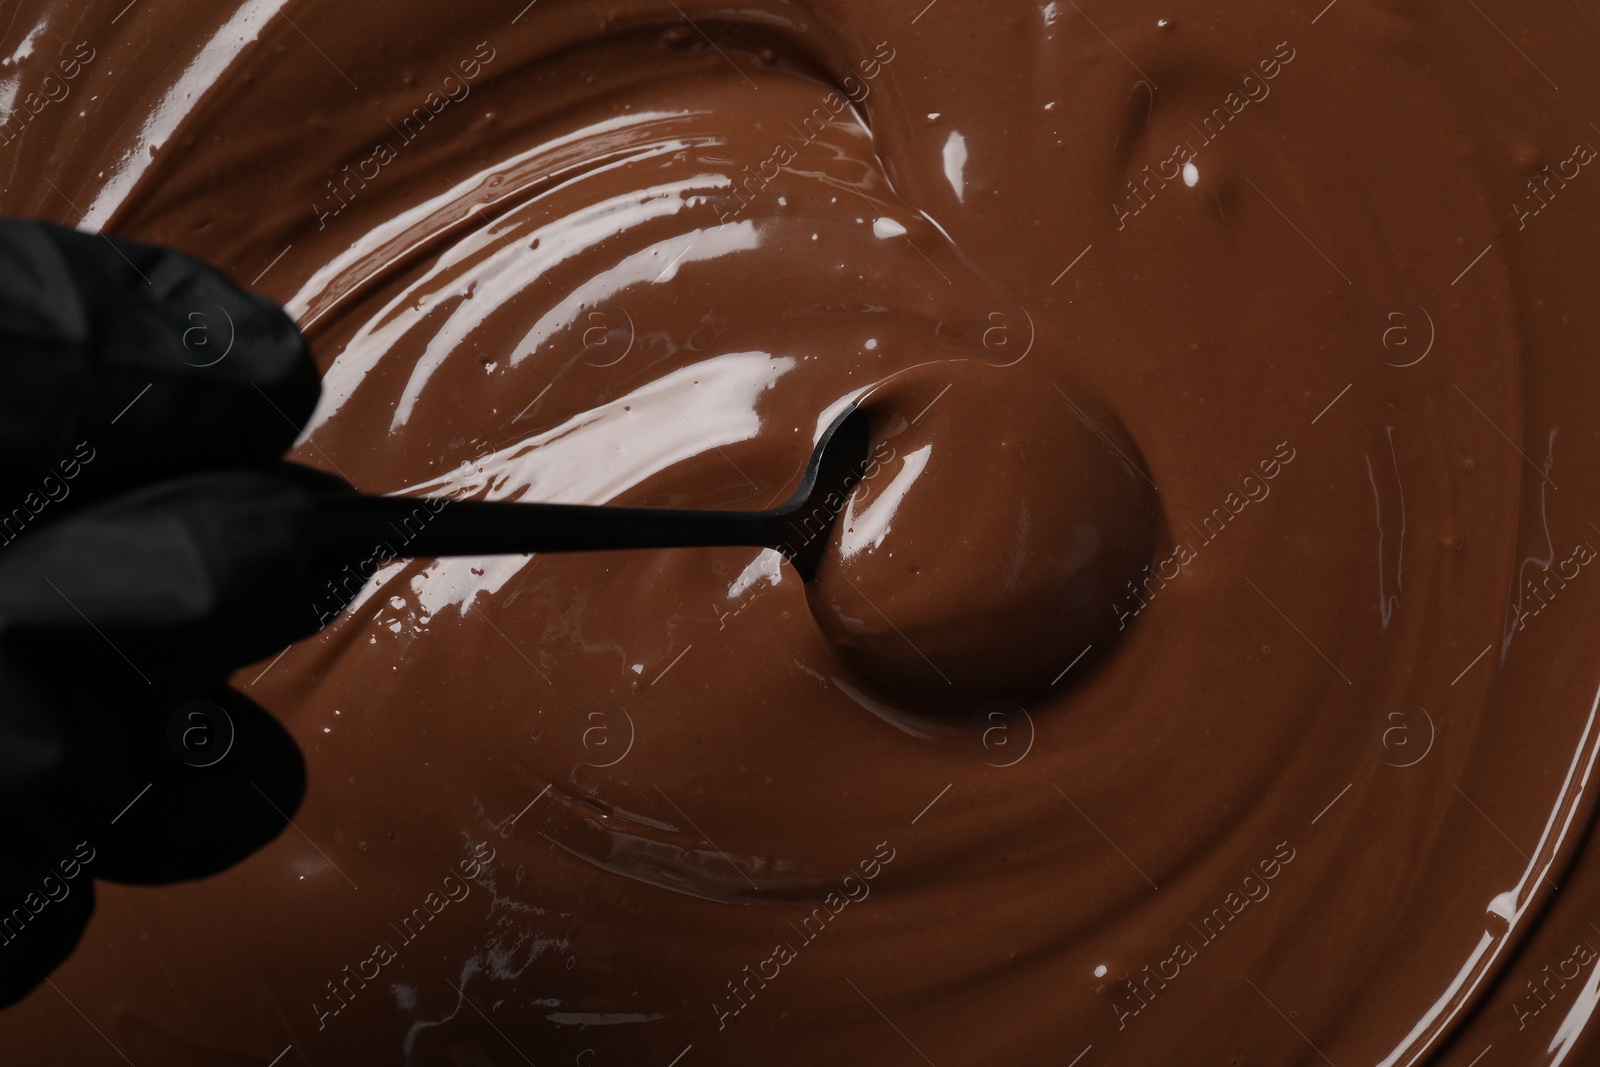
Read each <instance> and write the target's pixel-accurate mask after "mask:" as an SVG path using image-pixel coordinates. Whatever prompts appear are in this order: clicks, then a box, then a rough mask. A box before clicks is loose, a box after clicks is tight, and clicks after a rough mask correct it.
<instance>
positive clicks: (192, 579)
mask: <svg viewBox="0 0 1600 1067" xmlns="http://www.w3.org/2000/svg"><path fill="white" fill-rule="evenodd" d="M0 383H3V387H0V826H3V827H4V831H3V834H4V836H3V838H0V1006H4V1005H6V1004H10V1003H12V1002H14V1001H16V1000H18V999H20V998H21V997H22V996H23V995H25V994H26V993H27V992H28V991H29V990H30V989H32V988H33V987H34V986H36V985H38V984H39V983H41V982H42V981H43V980H44V978H45V977H46V976H47V975H48V974H49V973H50V972H51V971H52V970H53V969H54V968H55V967H56V966H57V965H58V964H59V963H60V962H61V961H62V960H64V959H65V958H66V957H67V955H68V954H69V953H70V952H71V951H72V948H73V947H74V946H75V944H76V943H77V941H78V939H79V937H80V936H81V935H82V932H83V929H84V927H85V925H86V923H87V922H88V919H89V915H90V913H91V911H92V909H93V886H92V883H93V880H94V879H107V880H112V881H123V882H134V883H141V884H152V883H161V882H168V881H174V880H179V879H188V878H199V877H203V876H205V875H208V874H212V873H214V872H216V871H218V870H221V869H223V868H224V867H227V866H229V865H230V864H233V863H236V862H238V861H239V860H240V859H242V858H243V857H245V856H246V855H248V854H249V853H250V852H251V851H253V850H254V849H256V848H258V847H260V846H261V845H262V844H264V843H265V842H266V841H268V840H270V839H271V838H272V837H273V836H275V835H276V834H277V833H278V832H280V831H281V830H282V829H283V827H284V825H285V823H286V820H287V819H288V818H290V817H291V816H292V815H293V813H294V811H295V809H296V807H297V806H298V804H299V802H300V799H301V797H302V795H303V793H304V786H305V769H304V764H303V762H302V761H301V758H300V753H299V750H298V749H297V748H296V746H295V744H294V742H293V741H292V740H291V739H290V737H289V735H288V734H287V733H286V732H285V731H284V730H283V729H282V727H280V726H279V725H278V724H277V723H276V722H275V721H273V719H272V718H271V717H270V716H269V715H267V714H266V712H264V711H263V710H262V709H260V708H259V707H257V706H256V705H255V704H253V703H251V702H250V701H249V700H247V699H246V698H245V697H243V696H242V695H240V694H239V693H237V692H233V691H231V690H229V689H228V688H227V685H226V680H227V678H228V676H229V674H230V673H232V672H233V671H234V670H236V669H237V668H238V667H240V666H243V665H244V664H247V663H251V662H254V661H257V660H259V659H262V658H264V657H267V656H270V655H273V654H274V653H276V652H278V651H279V650H280V649H282V648H284V647H285V646H287V645H288V644H290V643H291V642H293V641H295V640H298V639H299V638H301V637H304V636H306V635H308V634H310V633H312V632H314V631H315V630H316V629H317V627H318V625H319V624H320V621H321V620H322V619H323V618H325V617H326V614H327V605H328V598H329V595H330V594H332V595H333V596H335V597H336V598H340V599H342V598H343V596H347V595H348V592H347V591H348V589H349V588H350V587H351V584H352V583H350V582H348V581H342V582H339V583H337V584H336V585H335V584H330V583H328V582H327V578H328V577H329V571H330V570H332V569H334V568H332V567H330V566H329V565H325V564H318V563H317V562H316V561H315V559H314V557H313V548H314V543H315V534H316V522H317V519H316V516H317V510H316V507H315V504H314V500H313V493H314V492H316V491H321V490H329V489H341V488H348V487H347V486H344V484H343V483H342V482H341V481H340V480H339V479H336V478H331V477H329V476H326V475H321V474H318V473H317V472H313V471H310V470H307V469H305V468H298V467H293V466H290V465H288V464H285V463H283V462H282V461H281V458H280V457H281V456H282V454H283V452H284V451H285V450H286V449H287V448H288V447H289V446H290V445H291V444H292V443H293V441H294V440H295V438H296V436H297V435H298V433H299V431H300V428H301V427H302V426H303V425H304V424H305V422H306V420H307V419H308V418H309V417H310V415H311V411H312V408H313V407H314V405H315V403H316V400H317V396H318V392H319V389H320V384H319V381H318V376H317V372H316V367H315V365H314V364H313V363H312V361H311V358H310V354H309V352H308V350H307V348H306V344H305V341H304V339H303V338H302V337H301V336H300V333H299V331H298V330H296V329H295V327H294V324H293V323H292V322H291V321H290V320H289V319H288V317H287V316H286V315H285V314H284V313H283V312H282V311H281V310H280V309H279V308H278V307H277V306H276V305H275V304H273V303H272V302H271V301H269V300H267V299H265V298H263V297H260V296H256V295H254V294H251V293H247V292H244V291H243V290H241V289H239V288H237V287H236V286H234V285H233V284H232V283H230V282H229V281H228V280H227V279H225V278H224V277H223V276H222V275H221V274H219V273H218V272H216V271H214V270H212V269H211V268H209V267H207V266H205V265H203V264H201V263H199V262H197V261H195V260H192V259H190V258H188V257H186V256H183V255H180V254H178V253H176V252H173V251H170V250H166V249H161V248H155V247H151V246H148V245H143V244H139V243H136V242H133V241H124V240H118V239H114V238H108V237H104V236H101V235H98V234H86V233H78V232H75V231H71V230H64V229H60V228H57V227H53V226H48V225H45V224H42V223H37V222H24V221H0ZM356 584H359V583H356ZM324 586H326V588H323V587H324ZM319 589H320V590H321V597H320V606H319V607H315V608H314V607H313V603H314V601H318V597H317V593H318V591H319ZM208 745H209V746H211V747H210V748H207V747H206V746H208Z"/></svg>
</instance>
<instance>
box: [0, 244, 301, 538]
mask: <svg viewBox="0 0 1600 1067" xmlns="http://www.w3.org/2000/svg"><path fill="white" fill-rule="evenodd" d="M0 352H3V353H4V354H3V355H0V360H3V361H4V370H5V373H6V375H7V388H6V390H5V391H4V392H3V393H0V457H3V458H4V463H3V464H0V541H6V540H9V539H11V538H13V537H15V536H17V533H18V531H19V529H20V528H21V527H25V526H27V525H29V524H31V523H32V522H33V521H34V520H35V518H36V517H38V516H40V515H41V514H43V513H44V511H45V509H46V508H47V507H49V508H52V509H54V511H55V512H57V513H59V512H61V511H64V510H70V508H72V507H74V506H77V505H76V504H68V503H67V500H68V498H69V497H71V498H73V499H74V500H75V501H77V502H86V501H90V500H94V499H99V498H103V497H105V496H108V495H110V494H111V493H114V492H117V491H119V490H122V489H125V488H128V487H129V486H132V485H137V484H142V483H145V482H150V481H156V480H159V479H163V478H170V477H174V476H178V475H181V474H185V473H190V472H194V471H199V470H206V469H222V468H229V467H250V466H258V465H262V464H267V463H271V462H273V461H275V460H276V459H277V458H278V457H279V456H281V455H282V454H283V452H284V451H286V450H287V449H288V448H289V446H290V445H291V444H293V442H294V440H295V438H296V437H297V436H298V434H299V431H300V429H301V427H303V426H304V425H305V423H306V421H307V419H309V418H310V415H311V412H312V410H313V408H314V407H315V405H316V401H317V397H318V395H319V392H320V389H321V383H320V380H319V378H318V375H317V370H316V366H315V364H314V363H313V361H312V359H311V356H310V352H309V350H308V348H307V346H306V343H305V340H304V338H302V337H301V335H300V333H299V331H298V330H297V329H296V328H295V325H294V323H293V322H292V321H291V320H290V319H289V317H288V316H287V315H286V314H284V312H283V311H282V309H281V308H279V307H278V306H277V305H276V304H274V303H273V302H272V301H271V300H268V299H267V298H266V297H263V296H260V295H258V294H254V293H249V292H246V291H245V290H243V289H241V288H239V287H238V286H236V285H234V284H233V282H231V281H229V280H228V279H227V278H226V277H224V276H223V275H222V274H221V273H220V272H218V271H216V270H215V269H213V268H211V267H209V266H207V265H205V264H203V263H201V262H199V261H198V260H195V259H192V258H190V257H188V256H185V255H183V254H181V253H178V252H175V251H172V250H170V249H165V248H158V247H155V246H152V245H146V244H142V243H139V242H136V241H128V240H123V239H120V238H111V237H106V236H103V235H100V234H90V233H80V232H78V231H75V230H68V229H63V228H61V227H56V226H51V225H48V224H45V223H40V222H34V221H22V220H0Z"/></svg>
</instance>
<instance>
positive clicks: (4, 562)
mask: <svg viewBox="0 0 1600 1067" xmlns="http://www.w3.org/2000/svg"><path fill="white" fill-rule="evenodd" d="M315 521H316V511H315V505H314V502H313V500H312V498H311V495H310V494H309V493H308V492H306V491H305V490H304V489H302V488H300V486H298V485H296V484H295V483H293V482H292V481H289V480H288V479H286V478H283V477H278V476H274V475H270V474H265V473H256V472H246V471H231V472H219V473H212V474H200V475H191V476H189V477H187V478H183V479H178V480H174V481H170V482H162V483H158V484H156V485H152V486H148V487H145V488H143V489H140V490H137V491H134V492H131V493H127V494H124V495H122V496H119V497H116V498H114V499H112V500H109V501H107V502H105V503H102V504H99V505H97V506H95V507H92V508H89V509H87V510H85V511H82V512H79V513H77V514H75V515H73V516H72V517H70V518H69V519H66V520H64V521H61V522H59V523H57V524H55V525H53V526H51V527H49V528H47V529H44V530H41V531H39V532H37V533H36V534H31V535H29V536H27V537H24V538H22V539H20V540H18V541H17V542H16V543H15V544H13V545H11V546H10V547H8V548H6V549H5V550H4V551H3V552H0V642H3V643H4V646H5V647H6V648H7V649H8V650H11V651H14V652H17V653H19V654H20V655H19V660H20V662H21V663H22V664H23V666H24V668H25V669H27V670H28V671H30V672H31V673H33V674H35V676H37V677H41V678H44V679H48V680H49V683H48V684H50V685H51V686H52V687H55V688H58V689H59V688H63V687H64V688H65V689H67V690H70V689H71V688H72V687H73V686H74V685H75V684H79V683H82V684H84V685H88V686H90V688H91V689H93V688H95V687H99V686H100V685H101V684H102V682H101V681H100V680H99V679H98V678H93V677H89V676H87V672H86V671H85V666H86V657H89V658H92V659H94V660H95V661H97V665H98V666H99V667H100V668H101V669H103V670H104V671H105V677H107V678H112V679H116V680H118V682H119V684H127V683H132V684H134V685H138V684H139V683H141V682H142V683H143V684H145V685H149V686H155V687H156V688H158V689H162V690H166V689H175V690H177V691H185V692H198V691H203V690H205V689H207V688H209V687H210V686H212V685H214V684H216V683H218V682H220V681H221V680H222V679H223V678H225V677H226V675H227V674H228V673H229V672H230V671H231V670H232V669H234V668H235V667H237V666H239V665H242V664H245V663H250V662H253V661H255V660H257V659H260V658H261V657H263V656H265V655H267V654H269V653H274V652H276V651H278V650H279V649H280V648H282V647H283V646H284V645H286V644H288V643H289V642H290V641H291V640H293V639H294V638H295V637H298V636H301V635H302V633H304V632H309V630H310V629H314V628H315V627H314V625H313V626H309V627H307V626H306V625H305V624H304V622H303V617H304V616H309V615H310V614H311V609H310V607H309V606H305V605H299V607H300V609H301V610H300V611H299V612H298V613H296V612H293V611H290V609H291V608H294V607H296V606H297V605H296V604H295V601H294V597H295V595H296V594H297V593H298V592H299V591H300V590H301V588H302V586H303V583H304V580H305V577H306V575H307V568H308V564H309V559H310V554H311V551H312V548H313V538H314V532H315ZM312 622H313V623H314V622H315V620H314V618H313V619H312ZM291 624H294V625H291Z"/></svg>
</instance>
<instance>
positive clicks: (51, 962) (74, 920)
mask: <svg viewBox="0 0 1600 1067" xmlns="http://www.w3.org/2000/svg"><path fill="white" fill-rule="evenodd" d="M85 844H86V847H88V849H89V851H88V852H87V853H82V852H79V851H77V850H71V851H65V852H63V853H62V855H60V856H59V857H53V858H51V859H49V860H47V861H43V862H39V863H28V864H14V863H13V864H8V865H7V866H6V868H5V869H4V870H0V908H3V909H4V910H3V911H0V1009H3V1008H8V1007H10V1006H11V1005H12V1004H15V1003H16V1002H17V1001H19V1000H21V999H22V998H23V997H25V996H27V995H28V993H29V992H30V991H31V990H32V989H33V988H34V987H36V986H38V985H40V984H41V983H43V982H44V980H45V979H46V978H48V977H49V976H50V972H52V971H54V970H55V969H56V968H57V967H58V966H60V965H61V963H62V962H63V961H65V960H66V958H67V957H68V956H70V955H72V950H73V949H75V948H76V947H77V945H78V941H79V939H81V938H82V937H83V930H84V927H85V926H87V925H88V924H89V916H90V915H92V914H93V912H94V879H93V878H92V877H90V875H89V874H88V873H86V872H87V870H88V868H87V866H86V865H85V864H84V863H83V862H82V861H81V859H80V856H81V855H84V854H87V855H89V856H90V857H91V858H92V857H93V848H92V846H88V845H87V843H85ZM8 858H9V857H8ZM68 871H71V872H72V873H71V874H70V875H69V874H68V873H67V872H68Z"/></svg>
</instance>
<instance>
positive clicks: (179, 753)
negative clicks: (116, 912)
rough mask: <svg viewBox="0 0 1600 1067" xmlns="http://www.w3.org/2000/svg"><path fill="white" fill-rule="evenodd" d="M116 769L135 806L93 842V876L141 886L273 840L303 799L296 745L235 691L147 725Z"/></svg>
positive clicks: (207, 869)
mask: <svg viewBox="0 0 1600 1067" xmlns="http://www.w3.org/2000/svg"><path fill="white" fill-rule="evenodd" d="M149 725H150V726H151V727H159V728H152V729H146V730H144V731H141V734H140V736H139V738H138V739H137V741H136V742H135V743H134V746H133V748H132V750H131V751H129V752H128V753H127V754H126V755H127V761H126V763H124V764H123V765H122V766H121V767H119V768H118V773H117V775H116V776H115V777H117V778H119V779H120V780H121V782H122V785H121V789H122V792H123V793H125V794H127V795H128V796H130V797H134V796H136V797H137V800H136V801H135V802H134V803H132V804H131V806H129V807H128V808H127V809H126V811H125V813H123V814H122V815H121V817H120V818H118V819H117V821H116V823H115V824H114V825H107V826H105V827H104V828H103V829H102V830H100V831H99V833H98V836H97V837H96V838H95V840H96V842H97V847H98V849H99V858H98V859H97V860H96V861H95V865H94V872H95V877H97V878H102V879H106V880H109V881H114V882H124V883H130V884H136V885H160V884H164V883H168V882H176V881H183V880H188V879H195V878H204V877H207V876H209V875H212V874H216V873H217V872H219V871H222V870H225V869H227V868H228V867H231V866H233V865H234V864H235V863H238V862H239V861H240V860H242V859H244V858H245V857H246V856H248V855H250V854H251V853H252V852H254V851H256V849H258V848H260V847H261V846H262V845H264V844H266V843H267V842H268V841H271V840H272V839H273V838H274V837H276V836H277V835H278V834H279V833H280V832H282V831H283V829H284V828H285V827H286V826H287V825H288V823H289V820H290V819H291V818H293V816H294V813H295V811H296V810H297V809H298V808H299V806H300V802H301V800H302V799H303V798H304V797H305V790H306V768H305V761H304V759H303V758H302V757H301V754H300V749H299V747H298V746H297V745H296V744H295V742H294V739H293V738H292V737H290V736H289V733H288V731H286V730H285V729H284V728H283V727H282V726H281V725H280V724H279V723H278V722H277V720H275V719H274V718H273V717H272V716H271V715H269V714H267V712H266V711H264V710H263V709H262V708H261V707H260V706H259V705H257V704H255V703H254V702H252V701H251V700H249V699H248V698H246V697H245V696H243V695H242V694H240V693H237V692H234V691H233V690H231V689H222V690H216V691H213V692H212V693H211V694H209V695H208V696H207V697H206V698H204V699H198V700H186V701H183V702H182V703H180V704H178V705H176V706H175V707H173V708H172V709H171V710H170V712H168V713H167V714H166V715H165V716H163V717H161V719H159V720H156V721H152V722H150V723H149Z"/></svg>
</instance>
